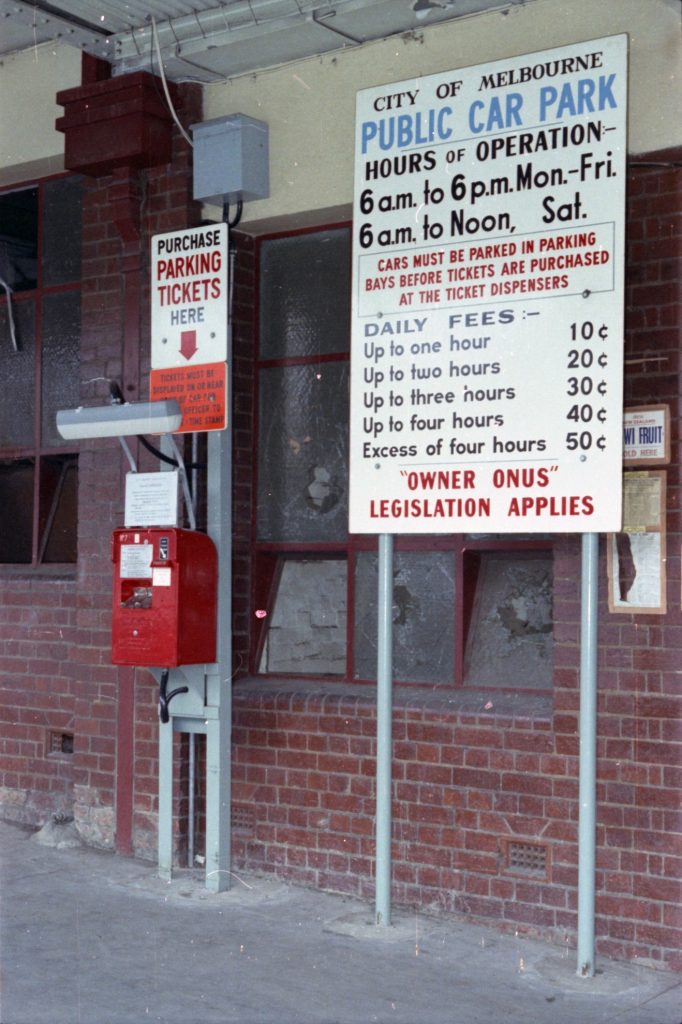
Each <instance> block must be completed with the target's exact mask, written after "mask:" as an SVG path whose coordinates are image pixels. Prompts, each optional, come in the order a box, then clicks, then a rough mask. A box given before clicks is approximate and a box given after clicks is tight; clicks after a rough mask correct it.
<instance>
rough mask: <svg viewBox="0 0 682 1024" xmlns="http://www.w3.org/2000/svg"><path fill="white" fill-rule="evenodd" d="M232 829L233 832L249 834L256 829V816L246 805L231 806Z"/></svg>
mask: <svg viewBox="0 0 682 1024" xmlns="http://www.w3.org/2000/svg"><path fill="white" fill-rule="evenodd" d="M232 828H233V829H234V830H235V832H251V833H253V832H254V831H255V828H256V815H255V814H254V811H253V808H252V807H249V806H248V805H247V804H232Z"/></svg>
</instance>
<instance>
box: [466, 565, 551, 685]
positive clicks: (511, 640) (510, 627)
mask: <svg viewBox="0 0 682 1024" xmlns="http://www.w3.org/2000/svg"><path fill="white" fill-rule="evenodd" d="M476 561H477V563H478V565H477V566H476V564H475V563H474V564H471V565H470V569H469V571H473V572H477V577H476V590H475V596H474V601H473V608H472V612H471V623H470V626H469V632H468V638H467V645H466V651H465V662H464V683H465V685H470V686H517V687H521V688H523V689H535V690H537V689H544V688H549V687H551V685H552V559H551V557H550V556H549V555H543V556H537V555H534V556H531V555H528V553H523V552H514V553H512V552H510V553H499V552H490V551H488V552H481V553H480V554H479V556H478V558H477V559H476Z"/></svg>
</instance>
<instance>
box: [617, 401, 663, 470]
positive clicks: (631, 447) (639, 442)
mask: <svg viewBox="0 0 682 1024" xmlns="http://www.w3.org/2000/svg"><path fill="white" fill-rule="evenodd" d="M669 463H670V406H669V405H636V406H631V407H630V408H627V409H625V410H624V411H623V465H624V466H667V465H669Z"/></svg>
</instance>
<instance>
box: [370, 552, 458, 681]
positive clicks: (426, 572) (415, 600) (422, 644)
mask: <svg viewBox="0 0 682 1024" xmlns="http://www.w3.org/2000/svg"><path fill="white" fill-rule="evenodd" d="M377 565H378V559H377V556H376V554H374V553H373V552H365V551H362V552H359V553H358V556H357V560H356V565H355V637H354V658H355V664H354V676H355V678H356V679H376V673H377V586H378V579H377ZM454 605H455V574H454V559H453V556H452V553H451V552H448V551H397V552H395V554H394V556H393V678H394V679H395V680H396V681H397V682H413V683H450V684H451V683H452V682H453V679H454V657H455V634H454V629H455V617H454Z"/></svg>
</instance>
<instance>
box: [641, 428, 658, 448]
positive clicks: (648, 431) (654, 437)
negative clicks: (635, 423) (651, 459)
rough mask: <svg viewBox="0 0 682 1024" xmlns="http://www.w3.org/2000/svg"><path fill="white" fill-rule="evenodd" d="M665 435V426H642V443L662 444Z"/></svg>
mask: <svg viewBox="0 0 682 1024" xmlns="http://www.w3.org/2000/svg"><path fill="white" fill-rule="evenodd" d="M662 435H663V427H640V428H639V443H640V444H660V443H661V438H662Z"/></svg>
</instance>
